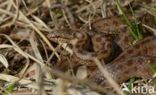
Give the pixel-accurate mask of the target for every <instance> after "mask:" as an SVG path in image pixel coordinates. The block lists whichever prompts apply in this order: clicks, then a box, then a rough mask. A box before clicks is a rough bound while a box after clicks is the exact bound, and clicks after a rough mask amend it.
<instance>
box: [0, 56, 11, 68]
mask: <svg viewBox="0 0 156 95" xmlns="http://www.w3.org/2000/svg"><path fill="white" fill-rule="evenodd" d="M0 63H2V64H3V65H4V67H5V68H8V66H9V64H8V61H7V59H6V58H5V56H3V55H2V54H0Z"/></svg>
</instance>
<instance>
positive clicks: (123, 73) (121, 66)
mask: <svg viewBox="0 0 156 95" xmlns="http://www.w3.org/2000/svg"><path fill="white" fill-rule="evenodd" d="M155 55H156V36H151V37H147V38H145V39H143V40H142V41H140V42H138V43H136V44H135V45H134V46H132V47H130V48H128V49H127V50H125V51H124V52H123V53H122V54H121V55H120V56H119V57H117V58H116V59H115V60H113V61H112V62H111V63H108V64H107V65H106V68H107V70H108V71H109V72H110V74H111V75H112V76H113V79H115V80H116V81H117V82H118V83H121V82H124V81H125V80H127V79H129V78H132V77H141V78H149V77H151V75H152V74H151V71H150V68H149V66H148V65H150V64H152V65H156V57H154V56H155ZM149 61H150V63H149ZM91 80H93V81H95V82H97V83H100V84H102V85H105V82H106V80H105V78H104V77H103V76H102V74H101V73H100V71H99V70H98V69H97V70H95V71H94V74H93V75H91Z"/></svg>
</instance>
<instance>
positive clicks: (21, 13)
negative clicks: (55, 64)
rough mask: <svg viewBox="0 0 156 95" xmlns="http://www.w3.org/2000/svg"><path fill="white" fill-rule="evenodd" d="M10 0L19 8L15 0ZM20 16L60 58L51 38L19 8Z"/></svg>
mask: <svg viewBox="0 0 156 95" xmlns="http://www.w3.org/2000/svg"><path fill="white" fill-rule="evenodd" d="M10 1H11V3H12V5H13V6H14V7H15V8H16V9H17V6H16V4H15V3H14V2H13V0H10ZM19 18H21V19H23V20H24V21H26V22H27V23H28V24H29V25H30V26H31V27H32V28H33V29H34V30H35V32H36V33H37V34H39V35H40V36H41V38H42V39H43V40H44V41H45V42H46V44H47V45H48V46H49V47H50V48H51V49H52V51H53V52H54V53H55V54H56V56H57V58H58V59H59V60H60V57H59V55H58V53H57V52H56V50H55V49H54V47H53V46H52V45H51V43H50V42H49V40H48V39H47V38H46V37H45V36H44V35H43V34H42V32H41V31H40V30H39V29H38V28H37V27H36V26H35V25H34V24H33V23H31V21H30V20H29V19H28V18H27V17H26V16H25V15H24V14H23V12H22V11H20V10H19Z"/></svg>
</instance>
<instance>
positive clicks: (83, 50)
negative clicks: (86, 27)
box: [73, 33, 112, 60]
mask: <svg viewBox="0 0 156 95" xmlns="http://www.w3.org/2000/svg"><path fill="white" fill-rule="evenodd" d="M79 35H84V36H80V37H78V41H77V43H76V45H75V47H74V49H73V51H74V52H75V54H76V56H78V57H79V58H81V59H83V60H91V59H92V58H93V57H97V58H98V59H107V58H108V57H109V56H110V54H111V52H112V40H111V38H110V37H109V36H107V35H104V34H101V33H99V34H98V33H96V34H94V35H93V36H92V37H91V40H90V42H92V44H93V47H92V45H91V44H90V42H89V41H88V39H90V38H89V36H88V35H87V33H84V34H79ZM88 43H89V44H88ZM87 46H88V48H90V47H92V48H93V51H92V52H90V51H87Z"/></svg>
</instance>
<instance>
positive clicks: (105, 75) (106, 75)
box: [94, 58, 124, 95]
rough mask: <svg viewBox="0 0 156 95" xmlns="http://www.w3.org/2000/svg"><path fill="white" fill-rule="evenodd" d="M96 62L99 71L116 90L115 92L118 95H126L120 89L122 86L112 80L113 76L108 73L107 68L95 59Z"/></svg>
mask: <svg viewBox="0 0 156 95" xmlns="http://www.w3.org/2000/svg"><path fill="white" fill-rule="evenodd" d="M94 61H95V63H96V65H97V66H98V68H99V70H100V71H101V73H102V74H103V76H104V77H105V78H106V79H107V81H108V82H109V84H110V85H111V86H112V87H113V88H114V89H115V91H116V92H117V93H118V95H124V93H123V92H122V90H121V89H120V86H119V85H118V84H117V83H116V82H115V81H114V80H113V79H112V77H111V75H110V74H109V73H108V71H107V70H106V68H104V67H103V66H102V65H101V62H100V61H99V60H98V59H97V58H94Z"/></svg>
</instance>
